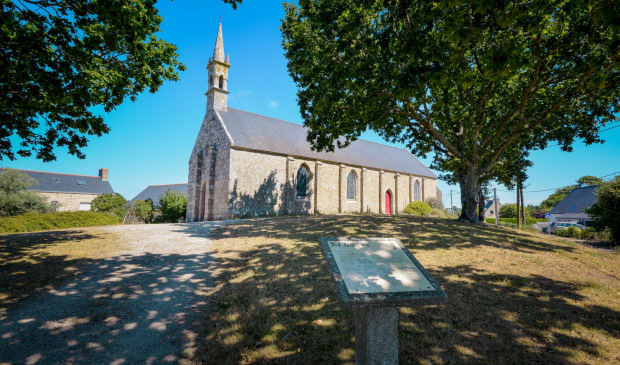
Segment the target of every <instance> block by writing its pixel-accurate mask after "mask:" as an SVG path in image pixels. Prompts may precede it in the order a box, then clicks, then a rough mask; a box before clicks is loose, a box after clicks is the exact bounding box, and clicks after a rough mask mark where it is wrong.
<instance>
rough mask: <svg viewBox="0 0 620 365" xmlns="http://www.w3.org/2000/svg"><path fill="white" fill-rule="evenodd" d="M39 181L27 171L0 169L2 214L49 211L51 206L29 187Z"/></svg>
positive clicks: (0, 206)
mask: <svg viewBox="0 0 620 365" xmlns="http://www.w3.org/2000/svg"><path fill="white" fill-rule="evenodd" d="M38 183H39V182H38V181H37V180H35V179H33V178H31V177H30V176H28V175H26V174H25V173H23V172H21V171H18V170H12V169H4V170H1V171H0V216H13V215H19V214H23V213H26V212H37V213H47V212H50V211H51V207H50V206H49V205H48V204H47V203H45V200H44V199H43V198H42V197H41V196H40V195H39V194H37V193H35V192H34V191H27V190H26V189H28V188H29V187H31V186H33V185H37V184H38Z"/></svg>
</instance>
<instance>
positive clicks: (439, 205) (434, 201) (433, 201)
mask: <svg viewBox="0 0 620 365" xmlns="http://www.w3.org/2000/svg"><path fill="white" fill-rule="evenodd" d="M425 202H426V204H428V205H430V206H431V208H435V209H440V210H443V201H441V199H438V198H428V199H426V201H425Z"/></svg>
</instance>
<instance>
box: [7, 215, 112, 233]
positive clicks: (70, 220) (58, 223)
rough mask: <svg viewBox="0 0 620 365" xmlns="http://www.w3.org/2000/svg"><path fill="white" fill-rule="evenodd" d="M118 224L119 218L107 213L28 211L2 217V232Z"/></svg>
mask: <svg viewBox="0 0 620 365" xmlns="http://www.w3.org/2000/svg"><path fill="white" fill-rule="evenodd" d="M112 224H118V219H117V218H116V217H115V216H113V215H110V214H107V213H95V212H62V213H48V214H37V213H26V214H22V215H17V216H14V217H1V218H0V232H2V233H16V232H33V231H44V230H48V229H61V228H73V227H90V226H107V225H112Z"/></svg>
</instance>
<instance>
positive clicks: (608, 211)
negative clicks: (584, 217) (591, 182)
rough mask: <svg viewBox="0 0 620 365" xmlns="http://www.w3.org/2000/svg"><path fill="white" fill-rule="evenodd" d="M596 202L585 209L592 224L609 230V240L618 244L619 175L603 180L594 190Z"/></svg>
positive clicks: (619, 236)
mask: <svg viewBox="0 0 620 365" xmlns="http://www.w3.org/2000/svg"><path fill="white" fill-rule="evenodd" d="M596 199H597V201H596V203H594V204H592V206H591V207H589V208H587V209H586V210H585V211H586V213H588V214H589V215H590V217H592V219H593V221H594V224H595V225H596V226H598V227H601V228H606V229H608V230H609V231H610V232H611V236H610V241H611V242H612V243H613V244H615V245H620V175H619V176H616V177H615V178H614V179H613V180H611V181H608V182H604V183H602V184H601V186H600V187H599V188H598V191H597V192H596Z"/></svg>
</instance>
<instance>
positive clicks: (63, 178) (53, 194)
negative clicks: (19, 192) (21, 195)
mask: <svg viewBox="0 0 620 365" xmlns="http://www.w3.org/2000/svg"><path fill="white" fill-rule="evenodd" d="M17 171H21V172H23V173H25V174H26V175H28V176H30V177H31V178H33V179H35V180H37V181H38V182H39V184H38V185H34V186H31V187H30V188H28V190H32V191H36V192H37V193H38V194H39V195H41V196H42V197H43V198H45V199H47V202H48V203H50V204H51V205H52V206H53V207H54V208H55V209H56V211H58V212H70V211H77V210H90V203H91V202H92V201H93V199H95V198H96V197H97V196H99V195H101V194H111V193H114V190H112V186H110V182H109V181H108V169H105V168H102V169H99V175H98V176H87V175H72V174H62V173H58V172H43V171H30V170H17Z"/></svg>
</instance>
